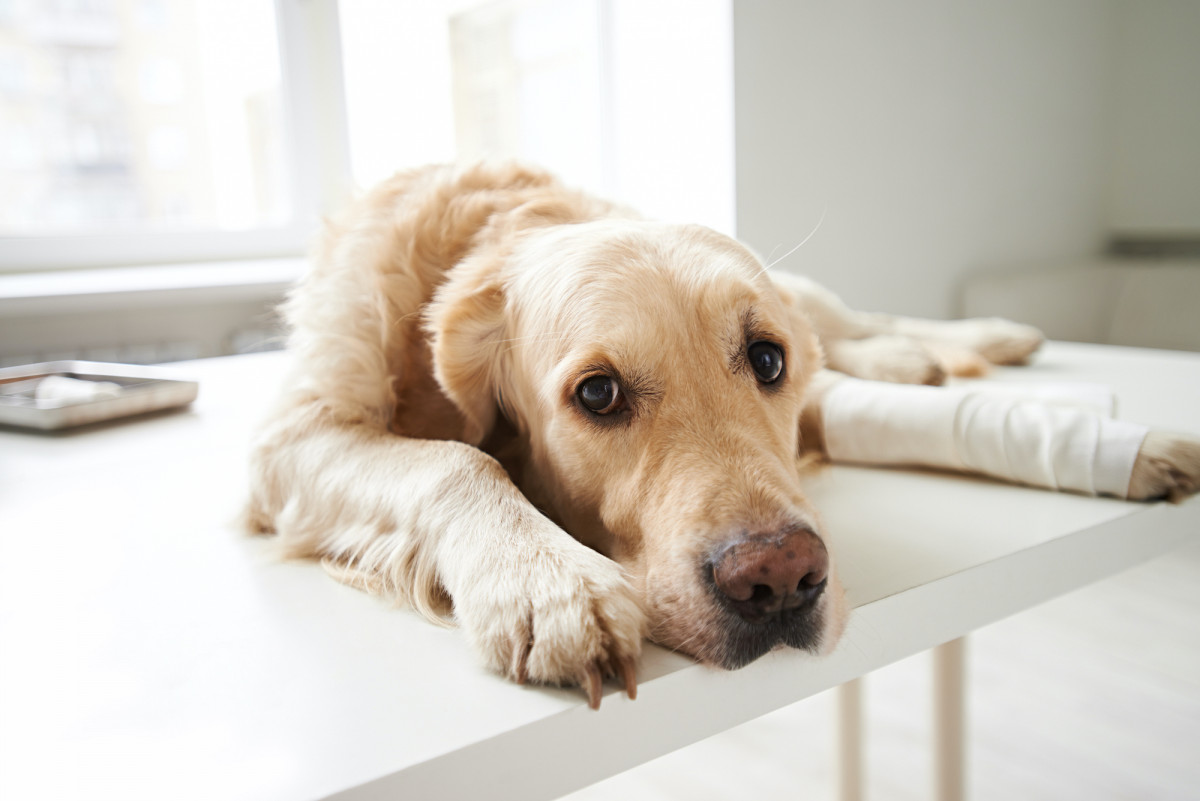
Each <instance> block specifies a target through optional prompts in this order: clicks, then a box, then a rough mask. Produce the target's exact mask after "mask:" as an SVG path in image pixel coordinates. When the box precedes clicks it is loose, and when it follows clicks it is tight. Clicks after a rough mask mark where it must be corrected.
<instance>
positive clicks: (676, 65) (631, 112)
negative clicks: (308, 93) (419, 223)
mask: <svg viewBox="0 0 1200 801" xmlns="http://www.w3.org/2000/svg"><path fill="white" fill-rule="evenodd" d="M340 10H341V27H342V38H343V43H342V53H343V59H344V63H345V77H346V103H347V108H348V116H349V119H348V128H349V139H350V156H351V163H352V168H353V172H354V179H355V181H356V183H358V184H359V185H360V186H362V187H367V186H370V185H372V184H374V183H376V182H377V181H379V180H381V179H383V178H385V177H387V176H388V175H390V174H392V173H393V172H395V171H396V170H398V169H402V168H405V167H412V166H416V165H419V164H423V163H427V162H435V161H443V162H444V161H455V160H461V161H470V160H474V159H479V158H510V157H515V158H519V159H523V160H525V161H529V162H532V163H535V164H539V165H542V166H544V167H547V168H549V169H551V170H553V171H554V172H555V173H557V174H558V175H560V176H561V177H562V178H563V179H564V180H566V181H567V182H568V183H570V184H573V185H577V186H581V187H584V188H586V189H588V190H591V191H593V192H597V193H600V194H603V195H606V196H609V197H613V198H616V199H618V200H621V201H623V202H626V203H628V204H630V205H632V206H633V207H635V208H638V209H640V210H641V211H643V212H644V213H646V214H648V215H649V216H653V217H657V218H661V219H674V220H688V221H693V222H701V223H705V224H708V225H711V226H713V227H715V228H718V229H720V230H724V231H732V230H733V205H734V204H733V77H732V76H733V72H732V70H733V54H732V41H733V37H732V28H731V26H732V14H731V11H730V4H729V0H491V1H490V2H479V0H341V1H340Z"/></svg>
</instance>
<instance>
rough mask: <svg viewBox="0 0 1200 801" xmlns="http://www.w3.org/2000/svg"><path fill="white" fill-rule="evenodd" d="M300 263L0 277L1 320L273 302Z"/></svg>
mask: <svg viewBox="0 0 1200 801" xmlns="http://www.w3.org/2000/svg"><path fill="white" fill-rule="evenodd" d="M306 264H307V260H306V259H303V258H282V259H254V260H246V261H215V262H198V263H193V264H169V265H161V266H146V267H119V268H111V269H95V270H73V271H64V272H36V273H21V274H16V275H0V316H8V315H13V316H18V315H20V316H31V315H53V314H69V313H72V312H77V311H98V310H103V309H108V308H136V307H145V306H161V305H168V304H178V305H191V304H197V303H213V302H228V301H239V300H242V301H247V300H254V299H257V298H262V299H263V300H270V299H273V298H277V297H278V296H279V295H280V294H282V293H283V292H284V291H285V290H286V289H287V288H288V287H289V286H291V285H292V284H293V283H295V281H296V279H298V278H299V277H300V276H301V275H303V273H304V269H305V266H306Z"/></svg>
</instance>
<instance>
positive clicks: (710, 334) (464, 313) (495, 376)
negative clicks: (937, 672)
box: [429, 220, 844, 668]
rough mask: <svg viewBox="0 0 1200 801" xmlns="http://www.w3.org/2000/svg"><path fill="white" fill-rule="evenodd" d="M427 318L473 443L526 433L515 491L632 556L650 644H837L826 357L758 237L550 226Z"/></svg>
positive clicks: (459, 280)
mask: <svg viewBox="0 0 1200 801" xmlns="http://www.w3.org/2000/svg"><path fill="white" fill-rule="evenodd" d="M429 326H430V330H431V333H432V336H433V351H434V363H435V370H436V373H437V376H438V380H439V382H440V383H441V385H442V388H443V390H444V391H445V392H446V394H447V395H448V396H449V397H450V398H451V399H452V400H453V401H454V402H455V404H456V405H457V406H458V408H459V409H460V411H461V412H462V413H463V416H464V417H465V418H466V420H467V435H466V438H467V439H468V440H470V441H473V442H475V443H477V444H478V443H485V440H488V439H489V437H492V438H494V437H495V432H496V431H497V430H499V429H503V430H506V431H511V432H513V433H514V434H515V437H516V441H517V442H518V443H519V444H520V451H521V458H520V460H519V465H518V466H517V467H516V468H513V473H514V479H515V480H516V481H517V483H518V485H519V486H520V487H521V489H522V490H523V491H524V492H525V493H526V494H527V495H528V496H529V497H530V499H531V500H533V501H534V503H536V504H538V505H539V506H540V507H541V508H543V509H544V510H545V511H546V513H547V514H549V515H550V516H551V517H552V518H554V519H555V520H556V521H557V522H559V523H560V524H561V525H562V526H563V527H564V528H565V529H566V530H567V531H569V532H570V533H571V534H572V535H574V536H575V537H577V538H578V539H580V540H581V541H583V542H585V543H587V544H589V545H591V546H592V547H594V548H596V549H598V550H600V551H602V552H603V553H606V554H608V555H609V556H611V557H612V558H613V559H615V560H616V561H617V562H619V563H620V564H621V565H623V566H624V567H625V569H626V570H627V571H628V573H629V576H630V578H631V580H632V581H633V582H634V584H635V585H636V586H637V587H638V588H639V589H640V591H641V594H642V598H643V601H644V605H645V608H646V611H647V613H648V615H649V619H650V625H651V636H652V638H653V639H655V640H656V641H658V642H660V643H662V644H664V645H667V646H670V647H673V648H676V649H678V650H681V651H684V652H686V653H689V654H691V655H693V656H695V657H697V658H699V659H701V660H703V661H705V662H708V663H711V664H716V665H720V666H723V667H727V668H736V667H740V666H742V665H744V664H746V663H748V662H750V661H752V660H754V659H756V658H758V657H759V656H761V655H762V654H763V653H765V652H766V651H768V650H770V649H771V648H773V647H775V646H778V645H789V646H792V647H796V648H802V649H806V650H809V651H824V650H827V649H828V648H830V647H832V645H833V644H834V642H835V641H836V639H837V636H838V635H839V634H840V631H841V628H842V625H843V620H844V602H843V599H842V592H841V587H840V585H839V584H838V582H837V577H836V574H835V571H834V565H833V561H832V558H831V556H830V554H829V552H828V550H827V549H826V546H825V543H824V540H823V539H822V537H821V532H820V527H819V525H818V522H817V519H816V516H815V514H814V512H813V510H812V509H811V507H810V506H809V504H808V503H807V501H806V500H805V498H804V495H803V493H802V491H801V480H800V470H801V466H800V464H799V459H798V447H799V420H800V412H801V406H802V401H803V396H804V391H805V386H806V384H807V382H808V381H809V379H810V378H811V376H812V375H813V374H814V372H815V371H816V370H817V369H819V367H820V351H819V347H818V345H817V342H816V339H815V337H814V335H813V333H812V331H811V330H810V328H809V325H808V323H807V321H806V320H805V318H804V317H803V316H802V315H801V314H800V313H799V312H797V311H795V310H794V309H793V308H791V307H790V306H789V305H788V304H787V303H785V302H784V300H783V299H782V298H781V296H780V294H779V293H778V292H777V290H776V288H775V286H774V284H773V282H772V281H771V279H770V277H769V275H768V274H767V273H766V271H765V270H764V269H763V267H762V264H761V263H760V262H759V260H758V259H757V258H756V257H755V256H754V255H752V254H751V253H750V252H749V251H748V250H746V249H745V248H744V247H742V246H741V245H739V244H738V243H737V242H735V241H733V240H732V239H729V238H727V237H724V236H721V235H719V234H716V233H714V232H712V231H710V230H708V229H704V228H700V227H696V226H678V225H667V224H659V223H648V222H641V221H631V220H605V221H600V222H593V223H586V224H578V225H565V226H554V227H548V228H544V229H540V230H535V231H532V232H529V233H527V234H525V235H523V236H522V237H521V238H519V239H517V240H515V241H514V242H512V243H511V244H510V245H508V246H506V247H505V248H503V249H501V250H495V251H489V252H483V253H480V254H478V255H477V256H475V257H473V258H472V259H470V260H468V261H467V262H464V263H463V264H461V265H460V266H459V267H458V268H457V269H456V270H455V272H454V274H453V276H452V277H451V279H450V281H449V282H448V283H447V284H446V285H445V286H443V287H442V289H441V291H440V292H439V294H438V297H437V298H436V300H435V303H434V304H433V307H432V313H431V315H430V321H429ZM485 444H486V443H485Z"/></svg>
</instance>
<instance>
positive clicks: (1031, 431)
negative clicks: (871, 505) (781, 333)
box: [801, 371, 1200, 501]
mask: <svg viewBox="0 0 1200 801" xmlns="http://www.w3.org/2000/svg"><path fill="white" fill-rule="evenodd" d="M806 418H807V419H806ZM801 426H802V427H801V433H802V437H803V443H804V445H805V447H806V448H819V449H820V450H822V451H823V452H824V453H825V454H826V455H827V456H829V458H830V459H832V460H834V461H846V462H857V463H865V464H880V465H920V466H926V467H936V468H943V469H950V470H956V471H961V472H973V473H982V474H984V475H989V476H993V477H996V478H1001V479H1004V480H1006V481H1011V482H1014V483H1021V484H1031V485H1034V486H1041V487H1048V488H1052V489H1061V490H1070V491H1075V492H1083V493H1087V494H1101V495H1114V496H1117V497H1121V498H1129V499H1131V500H1150V499H1155V498H1169V499H1171V500H1174V501H1178V500H1180V499H1182V498H1183V497H1186V496H1187V495H1190V494H1193V493H1195V492H1196V491H1197V490H1198V489H1200V438H1196V437H1192V436H1188V435H1174V434H1166V433H1163V432H1157V431H1154V432H1151V431H1149V430H1148V429H1147V428H1146V427H1145V426H1140V425H1136V424H1133V423H1127V422H1123V421H1118V420H1112V419H1109V418H1106V417H1101V416H1098V415H1095V414H1093V413H1091V412H1088V411H1084V410H1080V409H1074V408H1064V407H1061V406H1055V405H1050V404H1046V403H1041V402H1037V401H1029V400H1024V399H1021V398H1019V397H1014V396H1012V395H1007V394H1001V393H992V394H989V393H988V392H987V391H986V390H984V391H974V390H967V389H940V388H934V387H914V386H900V385H895V384H884V383H880V382H872V381H862V380H859V379H854V378H848V377H845V376H839V375H837V374H836V373H831V372H828V371H826V372H823V373H822V374H820V375H819V376H818V377H817V378H816V379H814V381H813V385H812V390H811V397H810V398H809V400H808V401H807V403H806V407H805V411H804V415H803V416H802V418H801Z"/></svg>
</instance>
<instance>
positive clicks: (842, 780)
mask: <svg viewBox="0 0 1200 801" xmlns="http://www.w3.org/2000/svg"><path fill="white" fill-rule="evenodd" d="M862 684H863V679H852V680H851V681H848V682H846V683H845V684H842V685H840V686H839V687H838V689H837V706H838V797H839V798H840V799H841V801H862V799H863V785H864V777H865V773H866V771H865V765H864V760H863V750H864V749H863V698H862Z"/></svg>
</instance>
